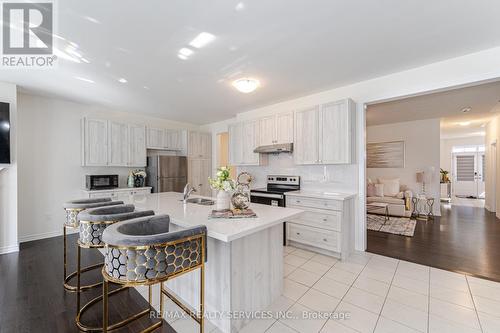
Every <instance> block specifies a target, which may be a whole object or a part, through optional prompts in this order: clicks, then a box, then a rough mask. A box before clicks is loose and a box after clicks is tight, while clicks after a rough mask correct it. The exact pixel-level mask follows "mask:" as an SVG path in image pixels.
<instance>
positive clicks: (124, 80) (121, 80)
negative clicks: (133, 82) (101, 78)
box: [118, 77, 128, 83]
mask: <svg viewBox="0 0 500 333" xmlns="http://www.w3.org/2000/svg"><path fill="white" fill-rule="evenodd" d="M118 82H120V83H127V82H128V81H127V79H125V78H123V77H121V78H119V79H118Z"/></svg>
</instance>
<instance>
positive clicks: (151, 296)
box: [148, 285, 153, 311]
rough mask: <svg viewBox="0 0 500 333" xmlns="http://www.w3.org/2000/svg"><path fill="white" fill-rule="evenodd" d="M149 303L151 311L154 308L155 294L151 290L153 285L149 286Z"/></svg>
mask: <svg viewBox="0 0 500 333" xmlns="http://www.w3.org/2000/svg"><path fill="white" fill-rule="evenodd" d="M148 303H149V311H151V310H152V309H153V294H152V290H151V285H149V286H148Z"/></svg>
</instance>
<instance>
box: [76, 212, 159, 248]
mask: <svg viewBox="0 0 500 333" xmlns="http://www.w3.org/2000/svg"><path fill="white" fill-rule="evenodd" d="M134 210H135V207H134V205H115V206H105V207H98V208H91V209H85V210H84V211H82V212H80V213H79V214H78V218H77V219H78V221H79V223H80V237H79V239H78V240H79V242H80V245H82V246H84V247H103V246H104V243H103V242H102V233H103V232H104V229H106V228H107V227H108V226H109V225H111V224H113V223H116V222H120V221H124V220H131V219H135V218H138V217H144V216H152V215H154V214H155V213H154V212H153V211H152V210H147V211H140V212H135V211H134Z"/></svg>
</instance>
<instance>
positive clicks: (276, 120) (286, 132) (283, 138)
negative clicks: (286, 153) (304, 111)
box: [258, 112, 293, 146]
mask: <svg viewBox="0 0 500 333" xmlns="http://www.w3.org/2000/svg"><path fill="white" fill-rule="evenodd" d="M291 142H293V112H287V113H281V114H277V115H272V116H269V117H264V118H261V119H259V143H258V144H259V146H267V145H272V144H277V143H291Z"/></svg>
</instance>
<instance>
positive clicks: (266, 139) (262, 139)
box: [259, 116, 276, 146]
mask: <svg viewBox="0 0 500 333" xmlns="http://www.w3.org/2000/svg"><path fill="white" fill-rule="evenodd" d="M275 141H276V116H269V117H264V118H261V119H259V146H267V145H272V144H274V143H276V142H275Z"/></svg>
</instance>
